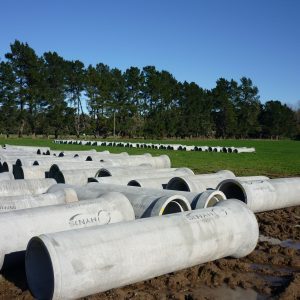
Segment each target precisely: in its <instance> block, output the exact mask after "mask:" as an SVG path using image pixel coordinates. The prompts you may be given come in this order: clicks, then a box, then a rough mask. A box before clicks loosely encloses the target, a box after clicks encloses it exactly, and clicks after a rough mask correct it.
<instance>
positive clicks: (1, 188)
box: [0, 178, 56, 196]
mask: <svg viewBox="0 0 300 300" xmlns="http://www.w3.org/2000/svg"><path fill="white" fill-rule="evenodd" d="M54 184H56V181H55V180H54V179H52V178H45V179H20V180H6V181H1V182H0V195H1V196H18V195H38V194H43V193H45V192H46V191H47V190H48V189H49V188H50V187H51V186H52V185H54Z"/></svg>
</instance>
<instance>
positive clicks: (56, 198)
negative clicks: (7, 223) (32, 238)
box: [0, 188, 78, 213]
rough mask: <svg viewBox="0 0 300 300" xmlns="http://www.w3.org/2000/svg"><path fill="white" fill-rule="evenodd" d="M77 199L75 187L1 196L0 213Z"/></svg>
mask: <svg viewBox="0 0 300 300" xmlns="http://www.w3.org/2000/svg"><path fill="white" fill-rule="evenodd" d="M75 201H78V198H77V194H76V192H75V191H74V190H73V189H68V188H66V189H65V190H63V191H57V192H55V193H46V194H40V195H20V196H8V197H0V213H2V212H8V211H12V210H19V209H26V208H33V207H41V206H48V205H56V204H64V203H71V202H75Z"/></svg>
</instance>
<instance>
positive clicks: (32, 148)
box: [4, 144, 50, 153]
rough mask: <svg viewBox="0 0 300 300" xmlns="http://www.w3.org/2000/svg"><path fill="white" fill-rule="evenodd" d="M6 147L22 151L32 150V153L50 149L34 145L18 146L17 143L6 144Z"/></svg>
mask: <svg viewBox="0 0 300 300" xmlns="http://www.w3.org/2000/svg"><path fill="white" fill-rule="evenodd" d="M4 148H5V149H6V150H11V149H12V150H20V151H24V152H25V151H27V152H32V153H37V152H38V151H40V153H41V152H46V151H48V150H50V148H49V147H34V146H17V145H8V144H5V145H4Z"/></svg>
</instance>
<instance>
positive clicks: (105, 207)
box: [0, 193, 134, 268]
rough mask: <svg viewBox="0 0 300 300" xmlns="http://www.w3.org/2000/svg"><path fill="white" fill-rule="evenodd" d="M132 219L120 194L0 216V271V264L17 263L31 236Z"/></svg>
mask: <svg viewBox="0 0 300 300" xmlns="http://www.w3.org/2000/svg"><path fill="white" fill-rule="evenodd" d="M133 219H134V212H133V209H132V206H131V204H130V202H129V201H128V199H127V198H126V197H125V196H124V195H122V194H120V193H109V194H106V195H103V196H102V197H101V198H99V199H94V200H90V201H82V202H74V203H69V204H60V205H51V206H44V207H36V208H30V209H22V210H17V211H11V212H7V213H3V214H0V241H1V242H0V268H1V267H2V266H3V263H4V264H5V265H8V266H9V267H10V266H12V264H13V263H17V262H20V261H19V260H18V259H17V256H18V252H20V251H24V250H25V249H26V245H27V243H28V241H29V239H30V238H31V237H32V236H35V235H39V234H42V233H49V232H57V231H65V230H71V229H78V228H83V227H89V226H96V225H104V224H109V223H115V222H121V221H128V220H133ZM97 227H98V226H97ZM14 258H15V259H14Z"/></svg>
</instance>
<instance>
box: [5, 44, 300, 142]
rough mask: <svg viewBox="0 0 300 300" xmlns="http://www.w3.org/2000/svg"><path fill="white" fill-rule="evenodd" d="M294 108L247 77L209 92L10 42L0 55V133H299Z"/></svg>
mask: <svg viewBox="0 0 300 300" xmlns="http://www.w3.org/2000/svg"><path fill="white" fill-rule="evenodd" d="M299 119H300V118H299V110H298V111H293V110H292V109H291V108H289V107H288V106H287V105H286V104H283V103H281V102H280V101H278V100H270V101H267V102H265V103H264V104H262V103H261V102H260V99H259V91H258V88H257V87H256V86H254V85H253V83H252V80H251V79H250V78H246V77H243V78H241V79H240V82H236V81H234V80H226V79H224V78H219V79H218V80H217V81H216V86H215V87H214V88H213V89H211V90H206V89H203V88H201V87H200V86H199V85H197V84H196V83H195V82H190V83H189V82H186V81H185V82H179V81H177V80H176V78H174V76H173V75H172V74H170V73H169V72H167V71H164V70H162V71H159V70H157V69H156V68H155V67H154V66H146V67H144V68H143V69H139V68H137V67H130V68H128V69H127V70H126V71H125V72H122V71H121V70H119V69H117V68H110V67H109V66H107V65H105V64H103V63H99V64H97V65H95V66H92V65H89V66H85V65H84V64H83V63H82V62H81V61H79V60H75V61H69V60H65V59H64V58H63V57H61V56H59V54H57V53H56V52H46V53H44V54H43V55H42V56H38V55H37V54H36V52H35V50H34V49H32V48H31V47H30V46H29V45H28V44H27V43H22V42H20V41H17V40H16V41H15V42H14V43H13V44H11V45H10V52H9V53H6V54H5V57H3V58H2V59H1V61H0V133H2V134H6V135H10V134H18V135H19V136H22V135H25V134H26V135H28V134H30V135H36V134H43V135H47V136H49V135H55V137H58V136H59V135H76V136H78V137H79V136H80V135H82V134H85V135H94V136H95V137H107V136H110V135H113V134H115V135H118V136H122V137H125V136H126V137H148V138H154V137H155V138H163V137H181V138H183V137H206V138H210V137H211V138H213V137H217V138H229V137H230V138H232V137H235V138H279V137H291V138H293V137H296V136H299V132H300V130H299V128H300V126H299Z"/></svg>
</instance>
